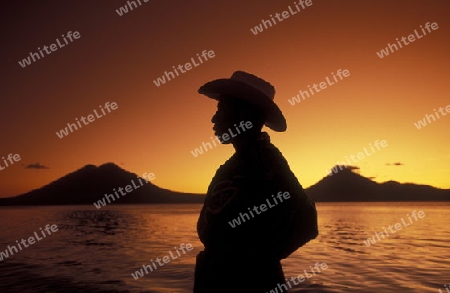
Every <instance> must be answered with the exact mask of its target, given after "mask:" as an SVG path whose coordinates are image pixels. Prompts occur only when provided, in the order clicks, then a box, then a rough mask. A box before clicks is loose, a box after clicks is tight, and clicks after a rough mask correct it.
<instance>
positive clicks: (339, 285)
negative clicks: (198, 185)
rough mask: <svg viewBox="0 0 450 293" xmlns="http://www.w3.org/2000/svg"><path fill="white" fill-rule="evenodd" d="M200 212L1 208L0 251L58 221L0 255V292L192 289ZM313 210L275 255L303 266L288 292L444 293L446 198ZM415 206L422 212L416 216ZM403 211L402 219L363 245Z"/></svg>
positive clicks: (448, 250) (449, 245)
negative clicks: (312, 226)
mask: <svg viewBox="0 0 450 293" xmlns="http://www.w3.org/2000/svg"><path fill="white" fill-rule="evenodd" d="M200 209H201V205H198V204H186V205H140V206H127V205H125V206H124V205H121V206H113V207H105V208H102V209H101V210H96V209H95V207H94V206H63V207H11V208H0V223H1V230H0V251H5V249H7V246H8V245H10V246H11V245H14V244H16V240H19V241H20V240H21V239H22V238H23V239H26V238H28V237H31V236H33V235H34V232H35V231H36V232H39V233H41V232H40V230H39V228H40V227H42V228H44V227H45V225H47V224H50V225H52V224H56V225H57V226H58V231H57V232H56V233H53V234H52V235H49V236H47V237H46V238H43V239H42V240H39V241H37V242H36V243H34V244H32V245H30V246H29V247H27V248H23V250H21V251H19V252H17V253H15V254H14V255H10V256H9V257H7V258H4V259H3V261H0V292H152V293H169V292H171V293H172V292H173V293H175V292H176V293H187V292H192V288H193V280H194V279H193V277H194V276H193V275H194V267H195V256H196V255H197V253H198V252H199V251H201V250H202V248H203V247H202V245H201V243H200V241H199V240H198V238H197V234H196V222H197V218H198V214H199V212H200ZM317 210H318V216H319V232H320V235H319V236H318V238H317V239H315V240H313V241H312V242H310V243H308V244H307V245H305V246H304V247H302V248H300V249H299V250H297V251H296V252H295V253H294V254H292V255H291V256H290V257H289V258H287V259H285V260H283V262H282V264H283V268H284V273H285V276H286V278H291V277H297V276H298V275H299V274H303V275H305V272H304V270H306V272H307V273H308V274H309V275H310V276H311V277H310V278H309V279H306V280H305V281H304V282H302V283H299V284H298V285H294V284H293V283H292V284H293V285H292V286H293V287H292V289H290V291H289V292H376V293H380V292H439V289H441V290H442V292H445V287H444V285H446V284H449V283H450V231H449V228H448V227H447V225H448V224H449V223H450V214H449V211H450V203H317ZM414 210H416V211H417V212H418V211H423V212H424V213H425V216H424V217H423V218H417V220H415V219H414V218H412V216H411V213H412V212H413V211H414ZM408 214H409V215H410V217H411V220H412V223H411V221H410V220H409V218H408V216H407V215H408ZM402 218H403V219H404V221H405V223H406V224H409V226H406V225H403V224H401V225H402V229H401V230H399V231H397V232H396V233H395V234H392V233H389V234H390V235H389V236H386V237H385V238H384V239H383V238H382V237H380V240H379V241H378V240H377V242H376V243H375V244H372V245H371V246H366V245H365V244H364V240H367V238H369V237H372V236H374V232H382V231H383V229H384V228H383V227H385V228H387V227H388V226H389V225H391V226H394V225H395V224H396V223H402V222H401V219H402ZM38 235H40V236H41V235H42V234H38ZM41 237H42V236H41ZM182 243H184V244H188V243H190V244H192V246H193V250H192V251H187V252H186V253H185V254H183V253H182V252H181V250H179V251H180V256H178V257H177V258H176V259H175V258H173V259H171V261H170V262H168V263H167V264H165V265H164V266H158V267H157V269H156V270H154V271H153V272H149V273H148V274H145V275H144V276H143V277H141V278H138V279H137V280H136V279H134V278H133V277H132V275H131V274H132V273H135V271H136V270H138V269H140V268H142V265H144V264H145V265H148V264H151V260H152V259H153V260H155V259H156V258H157V257H159V258H162V257H164V256H166V255H169V252H172V254H173V255H176V254H175V247H177V248H178V247H180V245H181V244H182ZM317 262H319V263H326V264H327V269H325V270H322V272H321V273H317V274H315V275H314V274H312V272H311V269H310V266H314V264H315V263H317ZM249 281H254V280H249ZM224 282H226V279H224ZM297 283H298V281H297ZM218 286H220V284H218ZM236 292H238V291H236ZM211 293H214V292H211ZM254 293H258V292H254ZM261 293H265V292H261Z"/></svg>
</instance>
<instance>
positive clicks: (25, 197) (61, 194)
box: [0, 163, 204, 206]
mask: <svg viewBox="0 0 450 293" xmlns="http://www.w3.org/2000/svg"><path fill="white" fill-rule="evenodd" d="M140 180H141V182H142V183H143V185H142V186H141V184H140V183H139V180H138V175H136V174H134V173H131V172H128V171H126V170H124V169H122V168H120V167H119V166H117V165H115V164H113V163H106V164H103V165H101V166H95V165H86V166H84V167H83V168H81V169H79V170H77V171H75V172H73V173H70V174H67V175H66V176H64V177H62V178H60V179H58V180H56V181H54V182H52V183H50V184H48V185H46V186H44V187H42V188H39V189H36V190H33V191H30V192H27V193H25V194H22V195H18V196H15V197H10V198H4V199H0V206H1V205H75V204H93V203H94V202H97V201H98V200H101V199H103V197H104V195H105V194H113V195H114V190H116V191H117V190H118V188H119V187H122V188H125V186H127V185H132V181H134V183H135V185H136V187H138V188H133V191H132V192H130V193H127V194H126V195H124V196H122V195H121V196H120V198H119V199H115V201H112V200H111V204H114V203H119V204H140V203H203V200H204V195H201V194H191V193H180V192H173V191H170V190H167V189H163V188H160V187H158V186H156V185H154V184H153V183H151V182H148V183H145V181H143V179H140ZM147 180H148V179H147ZM124 193H125V191H124ZM118 194H120V193H118Z"/></svg>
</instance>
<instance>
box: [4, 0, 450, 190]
mask: <svg viewBox="0 0 450 293" xmlns="http://www.w3.org/2000/svg"><path fill="white" fill-rule="evenodd" d="M9 2H15V1H8V4H1V6H2V7H1V9H0V11H2V12H1V13H2V16H1V17H2V20H3V23H2V26H1V29H0V36H1V40H2V44H3V45H2V54H1V55H0V58H1V65H2V66H1V69H0V70H1V76H2V86H1V114H0V129H1V135H2V138H1V144H0V158H1V157H5V158H6V156H7V155H8V154H10V153H11V154H19V155H20V157H21V160H20V161H19V162H16V163H14V164H13V165H11V166H8V167H6V168H5V169H2V170H0V197H6V196H13V195H17V194H20V193H24V192H26V191H29V190H31V189H35V188H39V187H41V186H43V185H45V184H48V183H50V182H51V181H53V180H56V179H58V178H59V177H61V176H64V175H65V174H67V173H69V172H72V171H74V170H76V169H79V168H81V167H83V166H84V165H86V164H96V165H99V164H103V163H106V162H114V163H116V164H118V165H119V166H121V167H122V168H124V169H126V170H129V171H131V172H134V173H137V174H142V173H144V172H152V173H154V174H155V177H156V179H155V180H154V181H152V182H153V183H155V184H156V185H158V186H160V187H163V188H169V189H172V190H177V191H185V192H198V193H204V192H206V188H207V186H208V184H209V182H210V180H211V178H212V177H213V175H214V172H215V170H216V169H217V168H218V167H219V166H220V164H223V163H224V162H225V160H226V159H228V158H229V156H231V155H232V153H233V151H234V149H233V147H232V146H231V145H226V146H222V145H220V146H218V147H214V148H213V149H212V150H209V151H208V152H206V153H204V154H202V155H199V156H198V157H194V156H193V155H192V154H191V151H193V150H194V149H195V148H197V147H200V145H201V144H202V142H210V141H211V139H210V137H211V136H213V135H214V133H213V131H212V123H211V116H212V115H213V114H214V112H215V110H216V102H215V101H214V100H210V99H208V98H206V97H204V96H202V95H199V94H198V93H197V90H198V88H199V87H200V86H201V85H203V84H204V83H205V82H207V81H210V80H213V79H216V78H227V77H230V76H231V74H232V73H233V72H234V71H235V70H244V71H247V72H250V73H254V74H256V75H258V76H260V77H262V78H264V79H266V80H267V81H269V82H270V83H272V84H273V85H274V86H275V88H276V91H277V93H276V96H275V101H276V102H277V104H278V105H279V106H280V108H281V110H282V111H283V113H284V115H285V117H286V120H287V124H288V128H287V131H286V132H284V133H276V132H273V131H272V130H270V129H266V131H267V132H268V133H269V134H270V136H271V139H272V142H273V143H274V144H275V145H276V146H277V147H278V148H279V149H280V150H281V152H282V153H283V154H284V156H285V157H286V159H287V160H288V162H289V164H290V166H291V168H292V170H293V171H294V173H295V174H296V175H297V177H298V178H299V180H300V182H301V184H302V185H303V186H304V187H309V186H310V185H312V184H314V183H316V182H317V181H319V180H320V179H322V178H323V177H324V175H325V171H326V170H328V169H330V168H331V167H332V166H334V165H335V164H336V162H338V161H342V162H345V158H346V156H347V157H350V155H355V156H356V155H357V154H358V152H362V151H364V148H367V149H369V144H372V145H374V142H375V141H376V140H380V141H381V140H386V142H387V144H388V145H387V146H386V147H384V148H381V149H380V150H379V151H376V152H375V153H373V154H372V155H370V156H367V157H365V158H364V159H362V160H359V161H358V162H356V163H354V164H353V165H356V166H358V167H360V168H361V170H360V173H361V175H363V176H366V177H375V179H374V180H376V181H378V182H384V181H388V180H395V181H399V182H413V183H418V184H429V185H433V186H436V187H440V188H450V179H449V178H450V136H449V133H450V131H449V129H450V114H449V115H447V116H444V115H442V114H440V116H441V117H440V118H439V119H437V120H436V121H435V122H432V123H430V124H429V125H428V123H427V125H426V126H424V127H422V128H421V129H417V128H416V126H415V125H414V123H417V121H418V120H421V119H424V117H425V115H426V114H433V113H434V111H433V109H436V111H438V109H439V107H442V108H444V111H445V107H446V106H448V105H450V98H449V93H450V82H449V77H450V75H449V72H450V57H449V52H450V38H449V36H450V19H449V17H448V15H450V2H449V1H446V0H443V1H427V2H425V1H314V0H312V5H311V6H309V7H307V8H306V9H304V10H301V11H300V12H298V13H297V14H295V15H291V16H290V17H288V18H286V19H284V20H283V21H281V22H279V21H277V24H276V25H273V26H272V27H270V28H268V29H264V31H263V32H261V33H259V34H257V35H254V34H253V33H252V32H251V31H250V29H251V28H254V27H255V26H256V25H259V24H261V20H262V19H265V20H269V18H270V15H275V13H282V12H283V11H287V10H288V6H291V7H292V8H294V1H271V2H272V3H270V4H266V3H265V2H262V1H255V0H249V1H206V0H197V1H154V0H150V1H148V2H144V0H141V3H142V5H141V6H139V7H137V8H134V9H133V10H132V11H129V12H128V13H125V14H124V15H122V16H119V15H118V13H117V12H116V9H119V8H120V7H121V6H123V5H126V3H127V2H126V1H118V0H114V1H105V0H102V1H46V2H44V3H45V4H40V3H35V2H31V1H30V2H29V3H28V4H17V3H9ZM20 3H22V2H20ZM23 3H25V2H23ZM174 3H176V4H174ZM427 22H430V23H433V22H436V23H437V25H438V29H436V30H431V32H430V33H427V35H423V33H422V31H421V29H420V26H421V25H422V26H424V25H425V24H426V23H427ZM414 30H417V31H418V32H419V33H420V34H422V35H423V36H422V37H421V38H420V39H416V40H415V41H414V42H412V43H410V44H409V45H403V48H400V49H399V50H398V51H395V52H393V53H390V54H389V56H385V57H384V58H380V57H379V56H378V55H377V54H376V53H377V52H379V51H380V50H382V49H385V48H386V46H387V44H388V43H391V44H393V43H396V38H398V39H399V40H400V39H401V37H403V36H405V37H408V36H409V35H410V34H414ZM69 31H71V32H72V33H73V32H75V31H77V32H79V35H80V36H79V38H78V39H73V41H72V42H70V41H69V40H68V43H65V46H64V47H58V48H57V50H55V51H53V52H51V54H46V53H44V54H45V57H42V58H41V59H40V60H37V61H35V62H31V64H30V65H28V66H26V67H24V68H22V67H21V66H20V65H19V63H18V61H22V59H24V58H27V57H28V56H29V54H30V52H38V47H39V48H41V50H42V48H43V46H50V45H51V44H52V43H55V42H56V39H58V38H59V41H60V42H61V41H63V38H62V35H66V34H67V32H69ZM66 39H67V38H66ZM204 50H207V51H210V50H213V51H214V54H215V56H214V58H210V59H209V60H208V61H205V62H204V63H203V64H200V65H199V66H197V67H194V68H192V69H191V70H190V71H187V72H186V73H182V74H180V75H179V76H178V77H176V78H174V79H172V80H171V81H169V82H167V83H166V84H163V85H161V86H160V87H157V86H156V85H155V84H154V82H153V80H155V79H157V78H158V77H161V76H162V75H163V74H164V71H169V70H172V69H173V68H172V66H178V65H179V64H185V63H187V62H190V60H191V58H193V57H195V58H197V57H196V54H197V53H199V54H200V53H201V52H202V51H204ZM338 69H342V70H344V69H347V70H348V71H349V73H350V75H349V76H348V77H345V78H344V79H342V80H340V81H339V82H337V83H335V84H333V85H330V86H328V87H327V88H325V89H323V90H321V91H320V92H318V93H315V94H314V95H313V96H311V97H309V98H306V99H305V100H303V101H301V102H300V103H298V104H295V105H294V106H292V105H291V104H290V103H289V102H288V99H291V98H292V97H294V96H295V95H297V94H298V93H299V90H302V91H306V90H308V86H311V87H312V86H313V84H314V83H316V84H319V83H320V82H324V81H325V80H326V77H329V78H330V80H331V78H332V72H333V73H336V72H337V70H338ZM106 102H110V103H112V102H115V103H117V106H118V108H117V109H116V110H113V111H112V112H111V113H109V114H106V115H104V116H103V117H101V118H98V119H96V120H95V121H93V122H91V123H89V124H88V125H86V126H83V127H82V128H81V129H78V130H76V131H74V132H73V133H70V134H69V135H68V136H66V137H63V138H61V139H60V138H58V136H57V135H56V132H57V131H59V130H61V129H63V128H64V127H66V126H67V123H74V122H75V118H78V119H80V118H81V117H82V116H85V117H87V116H88V115H89V114H92V113H93V111H94V110H97V111H99V109H100V107H99V106H100V105H102V106H104V105H105V103H106ZM449 107H450V106H449ZM99 113H100V112H99ZM446 114H447V113H446ZM38 163H39V164H40V165H41V166H39V165H38ZM28 165H32V166H31V168H26V166H28ZM0 166H1V167H3V168H4V167H5V163H4V162H3V160H0ZM43 166H45V167H47V168H44V167H43Z"/></svg>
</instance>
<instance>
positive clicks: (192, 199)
mask: <svg viewBox="0 0 450 293" xmlns="http://www.w3.org/2000/svg"><path fill="white" fill-rule="evenodd" d="M336 170H337V169H336ZM132 181H134V183H135V184H136V186H139V188H135V189H134V190H133V191H132V192H130V193H127V194H126V195H124V196H122V195H121V196H120V198H119V199H116V200H115V201H111V204H152V203H203V201H204V198H205V195H204V194H192V193H180V192H174V191H171V190H167V189H163V188H160V187H158V186H156V185H154V184H153V183H151V182H148V183H145V182H144V181H143V179H141V181H142V182H143V183H144V184H143V185H142V186H141V185H140V183H139V181H138V176H137V175H136V174H134V173H131V172H128V171H126V170H124V169H122V168H120V167H119V166H117V165H115V164H113V163H107V164H103V165H100V166H95V165H86V166H84V167H83V168H81V169H79V170H77V171H75V172H73V173H70V174H67V175H66V176H64V177H62V178H60V179H58V180H56V181H54V182H52V183H50V184H48V185H46V186H44V187H42V188H39V189H36V190H33V191H30V192H27V193H25V194H22V195H18V196H15V197H10V198H3V199H2V198H0V206H8V205H77V204H88V205H91V204H93V203H94V202H95V203H97V202H98V201H99V200H102V199H103V198H104V196H105V194H113V193H114V190H118V188H119V187H122V188H125V186H127V185H130V184H132ZM306 192H307V194H308V196H310V197H311V199H312V200H314V201H315V202H372V201H450V190H448V189H438V188H435V187H432V186H428V185H417V184H411V183H406V184H400V183H398V182H395V181H388V182H385V183H376V182H374V181H372V180H370V179H369V178H366V177H363V176H361V175H359V174H356V173H354V172H353V171H352V169H351V168H346V169H342V170H340V171H338V172H337V173H334V174H333V175H332V176H327V177H325V178H323V179H322V180H320V181H319V182H317V183H316V184H314V185H312V186H311V187H309V188H307V189H306ZM106 203H107V202H106Z"/></svg>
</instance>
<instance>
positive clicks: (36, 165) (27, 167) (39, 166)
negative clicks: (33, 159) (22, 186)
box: [25, 163, 50, 169]
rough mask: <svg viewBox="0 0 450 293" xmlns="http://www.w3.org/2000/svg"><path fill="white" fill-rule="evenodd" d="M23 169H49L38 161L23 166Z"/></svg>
mask: <svg viewBox="0 0 450 293" xmlns="http://www.w3.org/2000/svg"><path fill="white" fill-rule="evenodd" d="M25 169H50V168H49V167H47V166H45V165H41V164H39V163H34V164H29V165H26V166H25Z"/></svg>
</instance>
